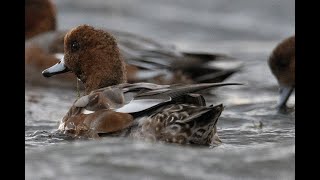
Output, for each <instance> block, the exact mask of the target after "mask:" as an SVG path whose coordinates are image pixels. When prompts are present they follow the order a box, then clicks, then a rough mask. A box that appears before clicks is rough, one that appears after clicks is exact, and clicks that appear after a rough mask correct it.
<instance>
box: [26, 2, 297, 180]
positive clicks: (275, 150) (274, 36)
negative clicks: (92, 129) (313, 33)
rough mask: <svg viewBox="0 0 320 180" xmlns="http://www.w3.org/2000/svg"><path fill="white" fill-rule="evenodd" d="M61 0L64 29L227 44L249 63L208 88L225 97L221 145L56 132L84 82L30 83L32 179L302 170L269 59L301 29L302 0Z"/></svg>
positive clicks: (256, 175)
mask: <svg viewBox="0 0 320 180" xmlns="http://www.w3.org/2000/svg"><path fill="white" fill-rule="evenodd" d="M55 2H56V3H57V10H58V13H59V15H58V21H59V28H60V29H64V28H71V27H74V26H77V25H79V24H84V23H86V24H91V25H95V26H100V27H107V28H112V29H118V30H122V31H127V32H133V33H137V34H143V35H144V36H147V37H151V38H153V39H157V40H159V41H160V42H166V43H169V44H174V45H176V46H177V48H178V49H184V50H200V51H209V52H220V53H228V54H230V55H231V56H234V57H237V58H238V59H239V60H240V61H241V62H242V63H243V64H244V68H243V70H242V71H241V72H240V73H237V74H235V75H234V76H232V77H231V78H229V79H228V80H227V81H228V82H243V83H245V85H244V86H232V87H231V86H230V87H222V88H219V89H217V90H214V93H215V94H217V96H207V99H208V101H209V102H208V103H213V104H218V103H223V104H224V105H225V106H226V107H225V110H224V111H223V113H222V115H221V118H220V120H219V122H218V133H219V136H220V138H221V139H222V141H223V144H222V145H220V146H218V147H214V148H207V147H192V146H178V145H168V144H161V143H158V144H151V143H148V142H140V141H132V140H130V139H120V138H104V139H103V140H99V141H95V140H92V141H87V140H77V141H74V140H71V139H70V140H68V139H67V138H66V137H64V136H63V135H60V134H56V133H53V132H54V131H55V129H56V128H57V125H58V121H59V120H61V118H62V117H63V115H64V114H65V113H66V112H67V110H68V108H69V107H70V105H71V104H72V102H73V100H74V99H75V98H76V91H70V90H66V89H54V88H51V89H49V88H38V87H26V96H25V105H26V109H25V148H26V150H25V151H26V159H25V164H26V167H25V169H26V179H77V180H80V179H139V180H140V179H148V180H149V179H295V173H294V172H295V165H294V162H295V113H294V112H292V113H291V114H287V115H280V114H277V113H276V110H275V109H274V107H275V104H276V102H277V99H278V89H277V83H276V80H275V79H274V77H273V76H272V75H271V73H270V71H269V69H268V66H267V59H268V56H269V54H270V52H271V50H272V49H273V48H274V47H275V45H276V44H277V43H278V42H279V41H281V40H282V39H283V38H286V37H287V36H290V35H291V34H294V32H295V31H294V26H295V24H294V20H295V16H294V13H295V12H294V6H295V5H294V0H281V1H280V0H278V1H277V0H270V1H263V0H260V1H258V0H241V1H236V0H234V1H232V0H200V1H193V0H185V1H182V0H176V1H172V0H161V1H156V0H149V1H147V0H122V1H102V0H93V1H85V0H79V1H71V0H56V1H55ZM39 73H40V72H39ZM294 103H295V97H294V94H293V96H291V98H290V100H289V104H290V105H292V106H293V105H294Z"/></svg>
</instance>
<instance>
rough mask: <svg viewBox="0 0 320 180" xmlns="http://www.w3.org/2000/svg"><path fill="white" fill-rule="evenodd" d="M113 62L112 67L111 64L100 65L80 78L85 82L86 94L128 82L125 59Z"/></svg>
mask: <svg viewBox="0 0 320 180" xmlns="http://www.w3.org/2000/svg"><path fill="white" fill-rule="evenodd" d="M112 64H113V67H112V68H110V64H109V65H107V66H105V67H104V66H99V67H96V68H94V69H92V70H91V71H89V72H90V73H88V74H86V75H84V76H82V77H81V78H79V79H81V81H82V82H83V83H84V87H85V93H86V94H89V93H90V92H91V91H93V90H96V89H100V88H103V87H108V86H113V85H117V84H121V83H125V82H127V75H126V68H125V63H124V62H123V60H122V59H121V60H120V61H119V63H112Z"/></svg>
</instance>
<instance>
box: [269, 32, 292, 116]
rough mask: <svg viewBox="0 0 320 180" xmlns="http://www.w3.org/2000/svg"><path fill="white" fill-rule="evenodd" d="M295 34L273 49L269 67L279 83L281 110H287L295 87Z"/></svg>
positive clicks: (279, 104)
mask: <svg viewBox="0 0 320 180" xmlns="http://www.w3.org/2000/svg"><path fill="white" fill-rule="evenodd" d="M295 62H296V61H295V36H291V37H289V38H287V39H285V40H283V41H282V42H280V43H279V44H278V45H277V46H276V48H275V49H274V50H273V51H272V53H271V56H270V58H269V61H268V63H269V67H270V69H271V72H272V73H273V75H274V76H275V77H276V79H277V81H278V84H279V92H280V98H279V102H278V105H277V108H278V110H279V112H286V111H287V110H288V109H287V105H286V103H287V101H288V99H289V97H290V95H291V93H292V91H293V90H294V88H295V64H296V63H295Z"/></svg>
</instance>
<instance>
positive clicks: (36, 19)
mask: <svg viewBox="0 0 320 180" xmlns="http://www.w3.org/2000/svg"><path fill="white" fill-rule="evenodd" d="M56 27H57V21H56V7H55V5H54V4H53V2H52V1H51V0H26V1H25V39H30V38H32V37H34V36H36V35H38V34H41V33H44V32H48V31H53V30H55V29H56Z"/></svg>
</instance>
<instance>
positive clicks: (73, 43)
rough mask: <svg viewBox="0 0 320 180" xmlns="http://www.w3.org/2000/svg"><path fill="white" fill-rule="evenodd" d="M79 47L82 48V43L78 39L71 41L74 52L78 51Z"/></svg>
mask: <svg viewBox="0 0 320 180" xmlns="http://www.w3.org/2000/svg"><path fill="white" fill-rule="evenodd" d="M79 48H80V44H79V43H78V42H77V41H73V42H72V43H71V51H72V52H75V51H78V50H79Z"/></svg>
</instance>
